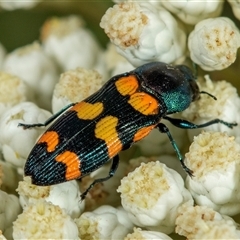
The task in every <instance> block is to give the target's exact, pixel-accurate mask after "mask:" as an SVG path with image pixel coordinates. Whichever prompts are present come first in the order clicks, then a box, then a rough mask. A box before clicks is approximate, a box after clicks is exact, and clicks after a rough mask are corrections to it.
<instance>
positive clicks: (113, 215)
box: [75, 205, 133, 240]
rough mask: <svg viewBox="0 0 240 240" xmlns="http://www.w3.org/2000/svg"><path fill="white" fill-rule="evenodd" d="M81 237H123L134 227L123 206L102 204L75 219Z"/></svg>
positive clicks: (113, 238)
mask: <svg viewBox="0 0 240 240" xmlns="http://www.w3.org/2000/svg"><path fill="white" fill-rule="evenodd" d="M75 222H76V224H77V226H78V230H79V237H80V238H81V239H102V240H104V239H109V240H110V239H112V240H115V239H123V238H124V237H125V236H126V235H127V234H128V233H129V232H130V231H131V230H132V228H133V224H132V223H131V221H130V220H129V218H128V215H127V213H126V212H125V211H124V209H122V208H113V207H111V206H107V205H105V206H101V207H99V208H97V209H95V210H94V211H92V212H84V213H83V214H82V215H81V216H80V218H79V219H76V220H75Z"/></svg>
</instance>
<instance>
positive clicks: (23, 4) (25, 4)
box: [0, 0, 40, 11]
mask: <svg viewBox="0 0 240 240" xmlns="http://www.w3.org/2000/svg"><path fill="white" fill-rule="evenodd" d="M38 2H40V0H28V1H0V7H1V8H3V9H6V10H10V11H11V10H15V9H21V8H22V9H29V8H33V7H35V6H36V5H37V4H38Z"/></svg>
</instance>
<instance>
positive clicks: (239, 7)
mask: <svg viewBox="0 0 240 240" xmlns="http://www.w3.org/2000/svg"><path fill="white" fill-rule="evenodd" d="M228 2H229V4H230V5H231V7H232V11H233V14H234V16H235V17H236V18H237V19H238V20H240V2H239V0H228Z"/></svg>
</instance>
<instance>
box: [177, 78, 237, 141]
mask: <svg viewBox="0 0 240 240" xmlns="http://www.w3.org/2000/svg"><path fill="white" fill-rule="evenodd" d="M198 85H199V88H200V91H206V92H208V93H211V94H212V95H214V96H215V97H216V98H217V100H214V99H213V98H211V97H210V96H208V95H206V94H201V95H200V99H199V100H197V101H195V102H193V103H191V105H190V106H189V107H188V108H187V109H186V110H184V111H183V112H182V113H181V114H182V116H183V117H184V118H186V119H187V120H188V121H190V122H194V123H196V124H203V123H206V122H208V121H211V120H213V119H216V118H218V119H221V120H224V121H225V122H228V123H234V122H235V123H238V126H235V127H233V128H232V129H231V128H229V127H227V126H225V125H224V124H220V123H219V124H213V125H211V126H208V127H205V128H200V129H189V130H188V135H189V138H190V141H192V139H193V136H196V135H198V134H199V133H200V132H201V131H202V130H203V129H204V130H207V131H219V132H224V131H225V132H227V133H228V134H229V135H233V136H235V137H236V139H237V141H238V142H239V143H240V130H239V129H240V98H239V96H238V93H237V89H236V88H235V87H233V86H232V85H231V84H230V83H228V82H226V81H224V80H222V81H215V82H214V81H212V80H211V79H210V78H209V76H205V81H202V80H200V81H198Z"/></svg>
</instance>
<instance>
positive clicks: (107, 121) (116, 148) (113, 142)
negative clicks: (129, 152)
mask: <svg viewBox="0 0 240 240" xmlns="http://www.w3.org/2000/svg"><path fill="white" fill-rule="evenodd" d="M117 124H118V118H116V117H113V116H107V117H105V118H102V119H101V120H99V122H98V123H97V124H96V128H95V137H96V138H99V139H102V140H104V141H105V142H106V144H107V147H108V155H109V157H110V158H113V157H114V156H115V155H116V154H118V153H119V152H120V151H121V150H122V143H121V141H120V140H119V138H118V133H117V130H116V126H117Z"/></svg>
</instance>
